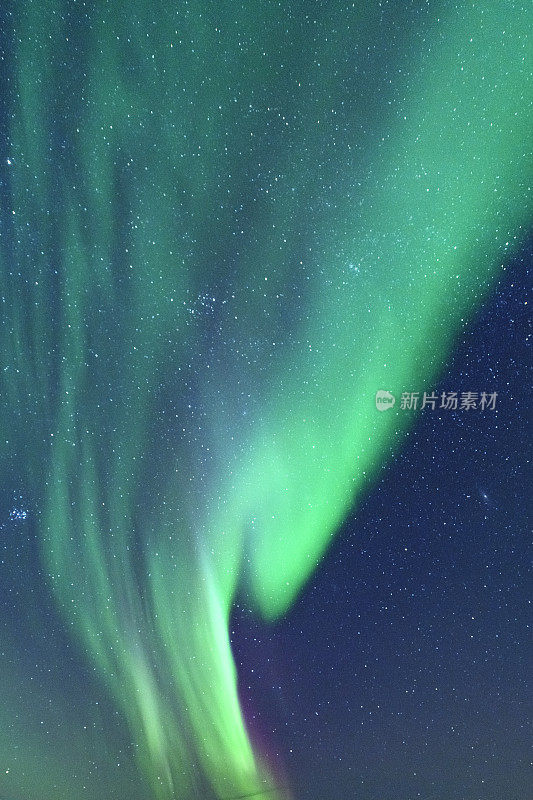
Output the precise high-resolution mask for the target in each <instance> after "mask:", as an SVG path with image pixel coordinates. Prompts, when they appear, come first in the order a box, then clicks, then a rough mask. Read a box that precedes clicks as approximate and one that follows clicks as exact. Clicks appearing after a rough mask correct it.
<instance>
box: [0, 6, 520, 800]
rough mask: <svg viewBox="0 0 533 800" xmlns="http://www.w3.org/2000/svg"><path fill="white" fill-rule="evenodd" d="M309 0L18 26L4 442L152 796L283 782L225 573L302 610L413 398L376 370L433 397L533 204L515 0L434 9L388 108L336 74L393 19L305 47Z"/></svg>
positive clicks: (269, 608) (381, 98)
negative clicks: (255, 701)
mask: <svg viewBox="0 0 533 800" xmlns="http://www.w3.org/2000/svg"><path fill="white" fill-rule="evenodd" d="M290 5H291V8H292V9H293V14H292V17H291V16H289V15H288V14H287V8H288V6H287V8H280V7H279V6H278V5H277V4H273V3H254V4H253V5H252V4H248V5H247V6H246V9H247V10H246V11H243V9H242V8H241V4H240V3H239V4H233V3H229V2H226V3H224V2H223V3H220V4H216V9H215V8H213V7H212V6H211V5H209V4H206V5H204V4H202V3H199V2H189V3H188V4H187V6H186V8H183V9H182V8H181V6H176V7H175V4H169V3H145V2H118V1H117V2H114V3H108V4H106V7H105V8H104V4H101V6H99V5H98V4H97V12H95V13H94V14H93V15H92V17H90V18H85V17H83V15H82V14H81V12H80V16H78V13H77V12H74V11H73V10H72V9H71V10H70V13H71V14H72V15H73V19H72V20H71V21H70V22H68V21H66V20H65V17H64V14H63V4H62V3H60V2H59V1H58V0H55V1H54V0H48V2H45V3H39V4H35V3H33V4H24V3H22V4H21V6H22V9H21V11H20V16H19V19H18V21H17V42H18V45H17V61H16V63H17V71H16V76H15V77H16V83H17V91H18V99H17V101H16V103H15V108H14V112H15V113H14V121H13V127H12V139H13V145H14V147H13V149H14V153H13V157H14V158H13V160H14V165H13V166H12V168H11V169H12V186H13V210H14V212H15V214H14V216H13V219H11V220H10V221H9V224H10V225H11V226H12V228H11V230H12V231H13V234H14V235H13V245H12V249H11V251H10V252H8V253H6V251H5V250H4V252H3V255H2V258H3V259H4V262H5V263H4V265H3V268H2V273H1V274H2V282H3V286H2V290H3V295H4V296H5V297H6V303H5V312H4V317H3V320H2V321H3V323H4V329H3V333H2V337H3V338H2V353H3V357H4V360H5V365H6V366H7V369H6V370H5V371H4V372H2V373H1V374H2V376H3V379H4V382H3V385H2V398H3V400H4V401H5V402H6V407H5V409H4V413H3V414H2V420H3V424H4V426H5V435H4V436H2V440H8V441H9V442H10V446H11V447H15V448H18V450H19V451H20V453H21V454H26V453H27V454H28V456H27V459H28V476H29V477H28V480H29V481H31V482H32V483H33V484H34V485H37V486H38V487H39V488H38V489H37V490H36V491H37V492H41V493H42V495H43V501H42V502H43V508H44V509H45V511H44V514H43V520H42V545H43V547H42V551H43V560H44V564H45V566H46V570H47V573H48V575H49V579H50V583H51V585H52V587H53V590H54V592H55V595H56V597H57V600H58V602H59V604H60V607H61V609H62V611H63V613H64V615H65V619H66V620H67V621H68V622H69V623H70V624H71V625H72V627H73V630H74V631H75V633H76V635H77V637H78V639H79V640H80V641H81V643H82V645H83V647H84V648H85V650H86V652H87V656H88V658H89V659H90V661H91V662H92V663H93V664H94V666H95V667H96V669H97V670H98V673H99V675H100V676H101V678H102V680H103V681H104V682H105V684H106V685H107V687H108V689H109V691H110V692H111V694H112V696H113V698H114V700H115V702H116V704H117V707H118V708H119V709H120V711H121V714H122V716H123V717H124V718H125V719H126V721H127V723H128V725H129V728H130V730H131V735H132V737H134V740H135V742H136V745H137V746H138V758H139V765H140V768H141V770H142V772H143V774H144V775H145V776H146V779H147V780H148V782H149V784H150V786H151V791H152V794H153V797H154V798H158V800H171V798H189V797H195V796H198V797H206V796H207V794H208V792H209V791H212V793H213V796H215V797H217V798H225V797H228V798H229V797H232V796H235V795H243V794H247V793H253V792H258V791H259V790H260V789H261V788H263V787H265V786H268V785H270V782H271V781H270V778H269V777H268V774H267V771H266V770H265V769H264V768H263V767H262V766H261V763H260V759H259V758H258V756H257V755H256V754H255V753H254V752H253V749H252V746H251V744H250V741H249V738H248V733H247V731H246V729H245V726H244V722H243V719H242V715H241V712H240V708H239V702H238V697H237V689H236V671H235V667H234V664H233V658H232V654H231V648H230V642H229V634H228V621H229V616H230V612H231V608H232V605H233V603H234V600H235V596H236V592H237V590H238V589H240V590H241V591H242V593H243V594H245V595H246V597H247V598H248V601H249V603H250V604H252V605H253V606H254V607H255V608H256V609H257V610H258V611H260V612H261V613H262V614H263V615H264V616H265V617H266V618H268V619H275V618H277V617H279V616H280V615H281V614H283V613H284V612H285V611H286V610H287V609H288V608H289V607H290V605H291V603H292V602H293V601H294V599H295V597H296V596H297V594H298V592H299V591H300V590H301V588H302V586H303V585H304V584H305V582H306V580H307V579H308V577H309V575H310V574H311V573H312V572H313V571H314V569H316V566H317V564H318V562H319V560H320V558H321V556H322V555H323V553H324V551H325V549H326V548H327V546H328V544H329V542H330V541H331V538H332V536H333V535H334V533H335V531H336V529H337V528H338V526H339V524H340V523H341V522H342V520H343V518H344V517H345V515H346V513H347V512H348V510H349V509H350V507H352V506H353V504H354V502H356V501H357V499H358V497H359V496H360V495H361V493H362V491H364V489H365V488H366V487H367V486H368V484H369V481H370V480H371V479H372V475H373V474H374V472H375V470H376V468H377V467H378V466H379V465H380V464H381V463H382V462H383V460H384V459H385V458H386V457H387V456H388V454H389V453H390V451H391V450H392V449H394V448H396V446H397V443H398V442H399V440H400V436H401V433H402V430H403V428H404V426H405V425H406V424H407V423H408V421H409V419H410V416H409V414H408V413H407V412H396V411H394V412H387V413H383V414H381V413H378V412H377V411H376V409H375V405H374V395H375V392H376V390H377V389H379V388H386V389H389V390H391V391H392V392H394V393H395V394H396V395H397V396H399V394H400V393H401V391H402V390H408V391H415V390H418V391H423V390H424V389H427V390H428V391H429V390H431V389H432V388H433V386H432V381H434V380H435V378H436V376H437V374H438V370H439V368H440V366H441V364H442V362H443V359H444V357H445V355H446V354H447V353H448V352H449V349H450V347H451V346H452V344H453V338H454V335H455V334H456V333H457V330H458V329H459V328H460V327H461V326H462V325H463V324H464V321H465V320H467V319H468V317H469V316H470V314H471V313H472V311H473V310H474V309H475V308H476V307H477V306H478V305H479V303H480V301H481V300H482V299H483V297H484V296H485V294H486V292H487V291H488V289H489V288H490V286H491V283H492V281H493V280H494V277H495V275H496V274H497V269H498V266H499V264H500V263H501V261H502V260H503V258H504V257H505V256H504V253H508V252H509V251H510V250H511V249H512V248H514V247H515V246H516V245H517V244H518V243H519V240H520V237H521V230H522V226H523V225H525V224H526V223H527V221H528V219H529V216H530V213H531V201H530V199H529V196H528V192H527V187H528V169H529V168H530V163H529V161H528V150H529V149H530V148H529V147H528V146H527V142H528V135H529V133H528V132H529V127H528V125H529V124H530V105H531V103H530V101H531V86H530V83H529V80H530V77H529V72H530V67H529V66H528V63H527V58H528V55H529V57H531V52H529V53H528V51H527V49H526V38H525V33H524V32H525V31H526V30H527V22H528V14H527V13H526V6H525V5H524V10H523V11H522V12H519V11H516V10H512V9H510V8H509V5H508V4H506V3H503V2H490V3H489V2H481V3H475V4H474V3H468V4H465V5H464V7H462V8H460V9H459V12H458V14H456V13H455V12H451V11H446V10H445V8H443V9H442V10H441V11H440V12H439V13H437V12H435V14H434V15H433V20H432V23H431V25H430V26H429V28H428V31H427V32H426V37H427V39H428V40H429V42H430V45H431V48H430V49H429V46H425V47H424V50H423V52H424V53H425V54H426V55H425V56H424V57H423V58H422V57H420V58H419V57H418V56H417V55H411V56H409V58H408V59H407V60H405V61H403V62H402V65H403V70H402V72H399V71H398V65H397V64H396V63H395V62H394V59H393V62H394V63H392V64H391V65H390V72H391V77H392V75H393V74H394V77H393V83H394V84H396V85H399V83H398V82H403V81H405V84H404V86H403V87H402V88H401V89H399V90H398V91H397V93H396V95H395V99H394V101H393V104H392V106H391V105H390V104H389V102H388V97H387V95H386V94H385V88H386V86H385V82H384V81H382V82H380V81H379V80H378V79H376V91H377V94H376V96H375V97H374V98H373V103H374V104H375V105H374V106H372V107H371V108H367V107H366V106H365V107H359V106H358V105H357V103H355V102H353V101H352V102H351V105H350V102H349V100H346V96H345V94H343V93H342V92H341V90H340V88H339V78H338V75H337V72H338V64H339V63H340V62H339V53H345V52H348V51H349V52H355V50H356V48H357V47H358V48H361V49H363V50H364V48H366V46H367V45H368V44H369V43H372V42H373V40H374V39H375V38H376V37H379V36H380V29H379V26H378V22H379V13H380V12H379V8H378V7H377V4H376V7H375V8H374V5H373V4H370V5H371V8H370V9H368V8H367V4H365V5H364V11H363V10H361V11H357V10H352V12H350V13H351V15H350V16H348V17H347V12H346V10H345V8H344V5H341V6H340V7H339V11H338V14H337V15H335V14H333V13H332V6H333V4H331V6H330V7H329V8H328V15H327V19H326V18H324V19H320V20H319V25H318V27H319V29H320V31H321V34H322V35H320V36H319V37H318V38H317V40H316V44H315V45H314V46H313V47H311V45H310V42H311V41H312V36H313V28H312V20H311V21H309V22H306V21H305V14H306V13H307V10H308V9H309V4H308V3H307V5H305V4H303V5H302V6H301V7H300V6H298V5H297V4H294V3H292V4H290ZM445 5H446V4H445ZM176 8H177V9H178V10H176ZM362 8H363V6H362ZM437 17H440V19H439V21H437ZM324 31H326V32H327V34H328V35H327V36H326V35H324ZM73 40H74V42H73ZM243 43H245V45H246V43H248V44H247V45H246V46H245V45H243ZM74 48H76V49H74ZM405 48H406V49H409V50H411V51H412V52H413V53H417V48H418V49H419V44H417V39H416V38H415V37H414V35H413V37H411V34H410V33H409V32H406V33H405ZM265 53H266V55H265ZM317 64H320V68H318V67H317ZM281 65H283V67H282V66H281ZM406 66H407V69H406ZM354 68H355V67H354ZM344 69H345V73H347V71H348V67H345V68H344ZM408 71H409V72H410V78H409V79H404V78H403V77H402V76H403V75H406V74H407V72H408ZM310 85H312V86H313V87H314V88H313V89H312V90H310V89H309V86H310ZM298 97H301V99H300V101H298V99H297V98H298ZM295 98H296V99H295ZM399 99H401V102H399ZM345 100H346V102H347V103H348V105H349V111H348V112H347V111H346V110H345V109H343V103H344V102H345ZM397 101H398V102H397ZM295 105H296V107H295ZM293 112H297V114H296V117H295V116H294V114H293ZM367 117H368V118H369V119H370V121H369V122H368V127H369V128H370V131H371V135H367V134H365V133H364V130H363V129H364V127H365V125H364V124H363V125H361V120H362V121H363V123H365V119H366V118H367ZM337 118H342V125H341V126H340V127H339V130H337V129H336V127H335V126H336V119H337ZM360 142H362V144H361V149H360V151H358V150H357V149H356V148H357V147H358V144H359V143H360ZM50 147H52V150H50ZM51 152H52V153H53V157H51V156H50V153H51ZM354 153H356V155H355V156H354V155H353V154H354ZM359 162H361V163H360V165H359ZM267 188H268V193H267V191H266V189H267ZM241 206H242V209H243V210H242V212H238V209H239V208H240V207H241ZM239 213H240V216H239ZM507 243H509V244H507ZM350 264H352V265H356V266H358V269H359V271H358V272H354V271H353V269H352V268H351V267H350V266H349V265H350ZM298 294H301V296H302V300H301V302H299V301H298V297H297V295H298ZM199 295H205V297H215V301H212V300H209V299H208V300H206V299H205V297H204V300H203V301H200V300H198V299H197V298H198V296H199ZM223 301H224V302H223ZM206 302H207V304H208V305H210V304H213V308H214V309H215V310H214V312H211V311H209V310H206V306H205V303H206ZM202 303H204V305H202ZM287 318H288V322H287ZM206 341H207V342H211V343H212V344H213V352H212V353H211V354H210V355H208V354H207V352H206ZM191 365H192V366H191ZM191 381H193V382H194V388H191V389H189V388H188V387H187V384H190V382H191ZM461 388H462V389H464V390H468V389H476V388H477V387H461ZM173 402H179V406H178V407H177V409H173V408H172V403H173ZM189 406H190V407H189ZM171 409H172V410H171ZM243 412H246V413H243ZM19 415H20V416H19ZM21 417H22V419H24V427H23V429H21V426H20V418H21ZM176 420H178V422H176ZM8 452H9V450H8V449H6V454H5V457H6V458H7V453H8ZM21 457H22V455H21ZM3 464H4V462H3V461H2V465H3ZM43 464H44V465H45V467H44V468H43ZM43 469H44V474H43ZM20 781H22V778H20ZM14 785H15V784H14ZM20 785H21V782H19V783H18V784H17V786H19V787H20ZM208 787H210V788H208ZM73 791H74V789H73ZM270 796H271V797H274V795H270ZM50 797H52V795H50Z"/></svg>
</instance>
